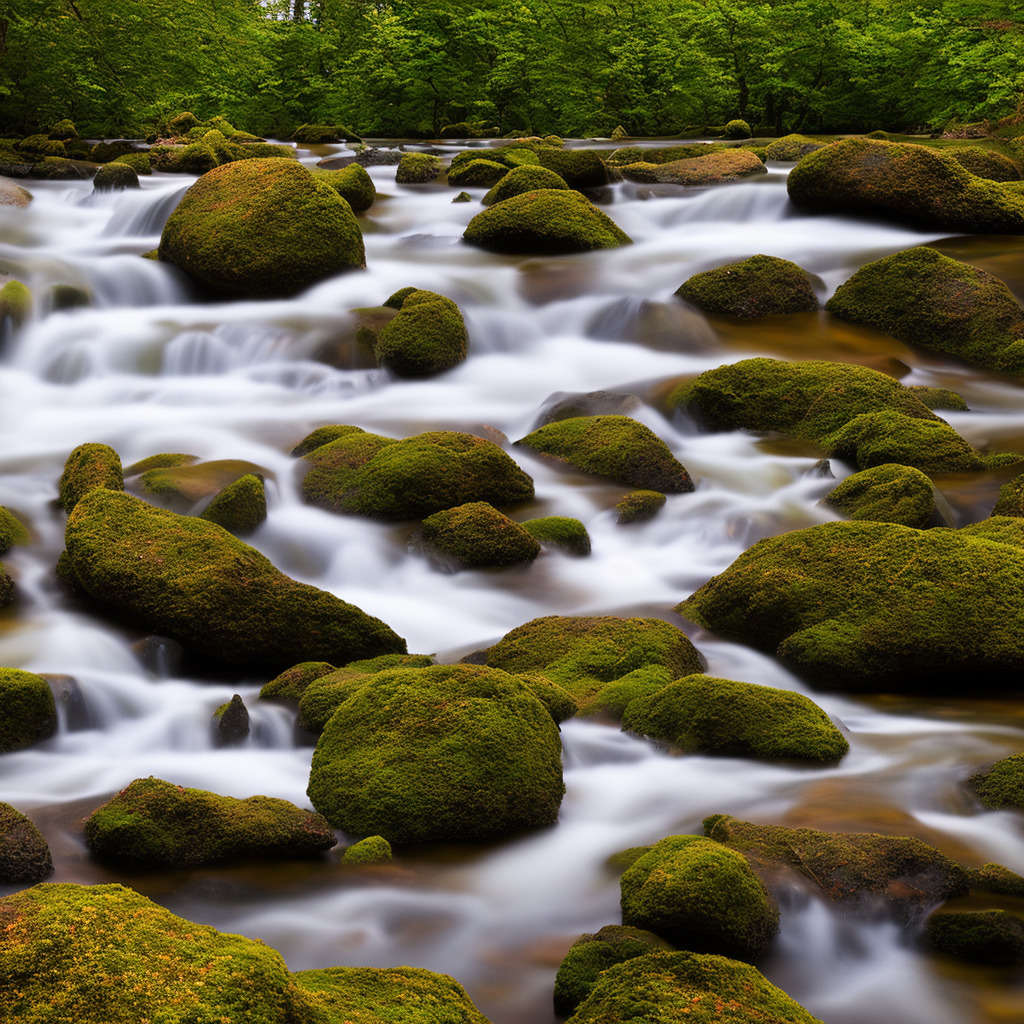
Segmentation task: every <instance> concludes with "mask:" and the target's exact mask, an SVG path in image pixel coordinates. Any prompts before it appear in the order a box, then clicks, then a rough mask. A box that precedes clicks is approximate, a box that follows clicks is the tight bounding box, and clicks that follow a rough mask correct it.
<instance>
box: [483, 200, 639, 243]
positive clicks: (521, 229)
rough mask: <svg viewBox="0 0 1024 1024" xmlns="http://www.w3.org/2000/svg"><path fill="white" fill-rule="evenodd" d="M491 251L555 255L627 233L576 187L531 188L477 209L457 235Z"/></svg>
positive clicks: (628, 240) (625, 238)
mask: <svg viewBox="0 0 1024 1024" xmlns="http://www.w3.org/2000/svg"><path fill="white" fill-rule="evenodd" d="M463 237H464V239H465V241H466V242H467V243H468V244H469V245H475V246H477V247H478V248H480V249H487V250H490V251H492V252H501V253H509V254H512V255H515V254H533V255H557V254H561V253H570V252H589V251H591V250H594V249H613V248H615V247H616V246H619V245H630V244H631V243H632V239H631V238H630V237H629V236H628V235H627V234H626V233H625V232H624V231H622V230H621V229H620V228H619V227H618V226H617V225H616V224H615V223H614V221H612V220H611V219H610V218H609V217H608V216H607V215H606V214H604V213H602V212H601V211H600V210H599V209H598V208H597V207H596V206H594V204H593V203H591V202H590V201H589V200H588V199H586V198H585V197H584V196H582V195H580V194H579V193H578V192H573V191H566V190H564V189H551V188H545V189H537V190H535V191H533V192H525V193H523V194H522V195H518V196H513V197H512V198H511V199H506V200H505V201H504V202H501V203H498V204H497V205H495V206H492V207H490V209H487V210H484V211H483V212H482V213H478V214H477V215H476V216H475V217H474V218H473V219H472V220H471V221H470V222H469V225H468V226H467V227H466V233H465V235H464V236H463Z"/></svg>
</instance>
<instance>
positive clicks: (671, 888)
mask: <svg viewBox="0 0 1024 1024" xmlns="http://www.w3.org/2000/svg"><path fill="white" fill-rule="evenodd" d="M619 886H620V889H621V895H622V900H621V903H622V923H623V924H628V925H633V926H635V927H637V928H645V929H647V930H648V931H652V932H654V933H655V935H660V936H661V937H662V938H663V939H666V940H667V941H668V942H671V943H673V944H674V945H675V946H679V947H682V948H683V949H688V950H690V951H692V952H694V953H717V954H719V955H721V956H728V957H731V958H733V959H735V960H743V961H748V962H749V961H753V960H757V959H758V958H759V957H761V956H763V955H764V953H765V952H766V951H767V949H768V946H769V945H770V943H771V941H772V939H774V938H775V936H776V935H777V934H778V931H779V909H778V907H777V906H776V905H775V900H774V899H773V898H772V896H771V894H770V893H769V892H768V890H767V889H766V888H765V886H764V883H763V882H762V881H761V880H760V879H759V878H758V877H757V875H755V874H754V872H753V871H752V870H751V868H750V865H748V864H747V862H746V860H745V859H744V858H743V856H742V855H741V854H739V853H736V852H735V851H734V850H730V849H729V848H728V847H726V846H722V845H721V844H720V843H717V842H715V841H714V840H712V839H706V838H704V837H702V836H669V837H668V838H667V839H662V840H661V842H659V843H655V844H654V846H653V847H651V849H650V850H649V851H648V852H647V853H645V854H644V855H643V856H642V857H640V858H639V859H638V860H637V861H636V862H634V863H633V864H632V866H630V867H629V868H627V869H626V871H625V872H624V874H623V875H622V878H621V879H620V881H619Z"/></svg>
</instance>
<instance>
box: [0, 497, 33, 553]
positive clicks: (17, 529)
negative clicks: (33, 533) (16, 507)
mask: <svg viewBox="0 0 1024 1024" xmlns="http://www.w3.org/2000/svg"><path fill="white" fill-rule="evenodd" d="M30 539H31V538H30V536H29V532H28V529H27V528H26V527H25V524H24V523H23V522H22V521H21V520H20V519H19V518H18V517H17V516H16V515H15V514H14V513H13V512H12V511H11V510H10V509H9V508H7V507H6V506H4V505H0V555H5V554H7V552H8V551H10V550H11V548H13V547H14V546H15V545H16V544H27V543H28V542H29V540H30Z"/></svg>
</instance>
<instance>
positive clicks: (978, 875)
mask: <svg viewBox="0 0 1024 1024" xmlns="http://www.w3.org/2000/svg"><path fill="white" fill-rule="evenodd" d="M966 871H967V876H968V878H969V879H970V884H971V891H972V892H973V891H975V890H978V891H980V892H986V893H995V894H996V895H998V896H1024V878H1022V877H1021V876H1020V875H1018V874H1016V872H1013V871H1011V870H1010V869H1009V868H1007V867H1003V865H1002V864H982V866H981V867H980V868H967V869H966Z"/></svg>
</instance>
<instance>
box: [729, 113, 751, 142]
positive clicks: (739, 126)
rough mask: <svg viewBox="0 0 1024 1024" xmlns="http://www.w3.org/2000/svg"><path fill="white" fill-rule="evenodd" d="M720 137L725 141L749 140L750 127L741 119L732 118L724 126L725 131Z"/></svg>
mask: <svg viewBox="0 0 1024 1024" xmlns="http://www.w3.org/2000/svg"><path fill="white" fill-rule="evenodd" d="M722 135H723V136H724V137H725V138H727V139H749V138H750V125H749V124H747V122H746V121H744V120H742V119H741V118H738V117H737V118H733V120H731V121H728V122H727V123H726V125H725V131H724V132H722Z"/></svg>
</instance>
